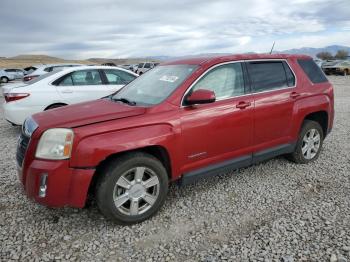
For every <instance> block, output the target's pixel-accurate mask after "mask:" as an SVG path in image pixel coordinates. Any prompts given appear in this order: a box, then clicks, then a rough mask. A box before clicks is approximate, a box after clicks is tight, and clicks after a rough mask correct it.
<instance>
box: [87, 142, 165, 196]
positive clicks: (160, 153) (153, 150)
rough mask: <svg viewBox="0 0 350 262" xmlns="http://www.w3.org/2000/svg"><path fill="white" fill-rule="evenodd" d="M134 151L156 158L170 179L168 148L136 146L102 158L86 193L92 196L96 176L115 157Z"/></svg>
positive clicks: (99, 174) (100, 173) (98, 175)
mask: <svg viewBox="0 0 350 262" xmlns="http://www.w3.org/2000/svg"><path fill="white" fill-rule="evenodd" d="M136 152H141V153H147V154H150V155H152V156H153V157H155V158H156V159H158V160H159V161H160V162H161V163H162V164H163V165H164V167H165V169H166V171H167V174H168V178H169V181H170V180H171V177H172V170H171V159H170V155H169V152H168V150H167V149H166V148H165V147H164V146H161V145H151V146H145V147H141V148H136V149H132V150H127V151H123V152H118V153H114V154H111V155H109V156H107V157H106V158H105V159H104V160H102V161H101V162H100V163H99V164H98V165H97V167H96V170H95V173H94V175H93V177H92V180H91V182H90V186H89V190H88V195H89V197H94V193H95V186H96V183H97V181H98V178H99V177H100V176H101V175H102V173H103V172H104V170H105V168H106V167H107V166H108V165H109V164H110V163H111V162H112V161H114V160H115V159H116V158H119V157H121V156H124V155H126V154H132V153H136Z"/></svg>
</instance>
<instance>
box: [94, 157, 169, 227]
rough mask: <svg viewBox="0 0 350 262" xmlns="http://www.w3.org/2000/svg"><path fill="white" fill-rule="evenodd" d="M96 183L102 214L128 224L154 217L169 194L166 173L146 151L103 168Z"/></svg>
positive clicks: (117, 160) (116, 160)
mask: <svg viewBox="0 0 350 262" xmlns="http://www.w3.org/2000/svg"><path fill="white" fill-rule="evenodd" d="M98 175H100V177H99V179H98V181H97V185H96V194H95V196H96V202H97V206H98V207H99V209H100V211H101V213H102V214H103V215H104V216H106V217H107V218H108V219H111V220H113V221H114V222H116V223H118V224H123V225H129V224H134V223H139V222H142V221H144V220H146V219H148V218H150V217H151V216H153V215H154V214H155V213H157V211H158V210H159V209H160V208H161V206H162V205H163V203H164V201H165V198H166V195H167V193H168V175H167V172H166V169H165V168H164V166H163V165H162V163H161V162H160V161H159V160H158V159H156V158H155V157H153V156H152V155H149V154H145V153H132V154H127V155H124V156H121V157H118V158H117V159H115V160H113V161H110V162H109V164H107V165H106V166H105V168H103V169H102V171H101V174H98Z"/></svg>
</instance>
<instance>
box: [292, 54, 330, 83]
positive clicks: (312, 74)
mask: <svg viewBox="0 0 350 262" xmlns="http://www.w3.org/2000/svg"><path fill="white" fill-rule="evenodd" d="M298 63H299V65H300V66H301V68H302V69H303V70H304V72H305V74H306V75H307V76H308V78H309V79H310V80H311V82H312V83H314V84H317V83H323V82H328V80H327V78H326V77H325V75H324V74H323V72H322V70H321V69H320V68H319V67H318V66H317V65H316V63H315V62H314V61H313V60H312V59H298Z"/></svg>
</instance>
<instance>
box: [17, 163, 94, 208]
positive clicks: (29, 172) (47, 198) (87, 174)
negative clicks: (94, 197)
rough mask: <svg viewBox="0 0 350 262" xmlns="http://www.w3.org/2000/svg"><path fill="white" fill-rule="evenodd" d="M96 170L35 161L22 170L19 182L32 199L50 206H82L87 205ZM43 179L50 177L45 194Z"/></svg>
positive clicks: (19, 171)
mask: <svg viewBox="0 0 350 262" xmlns="http://www.w3.org/2000/svg"><path fill="white" fill-rule="evenodd" d="M94 172H95V170H94V169H76V168H70V167H69V161H67V160H61V161H49V160H38V159H35V160H33V162H32V163H31V164H30V165H29V166H28V168H26V170H23V171H22V170H21V169H19V170H18V174H19V179H20V181H21V182H22V184H23V186H24V191H25V193H26V195H27V196H28V198H30V199H33V200H34V201H35V202H38V203H39V204H42V205H45V206H49V207H64V206H70V207H78V208H82V207H84V205H85V201H86V197H87V193H88V189H89V186H90V182H91V179H92V176H93V174H94ZM43 176H46V181H45V184H46V185H45V186H46V187H45V194H42V193H43V192H42V190H43V187H42V185H41V183H43Z"/></svg>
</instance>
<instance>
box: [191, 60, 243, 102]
mask: <svg viewBox="0 0 350 262" xmlns="http://www.w3.org/2000/svg"><path fill="white" fill-rule="evenodd" d="M198 89H207V90H212V91H214V93H215V96H216V99H223V98H228V97H233V96H238V95H242V94H244V79H243V71H242V65H241V63H232V64H226V65H221V66H218V67H216V68H214V69H213V70H211V71H209V72H208V73H207V74H206V75H205V76H203V77H202V78H201V79H200V80H199V81H198V82H197V83H196V84H195V85H194V87H193V89H192V91H194V90H198Z"/></svg>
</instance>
